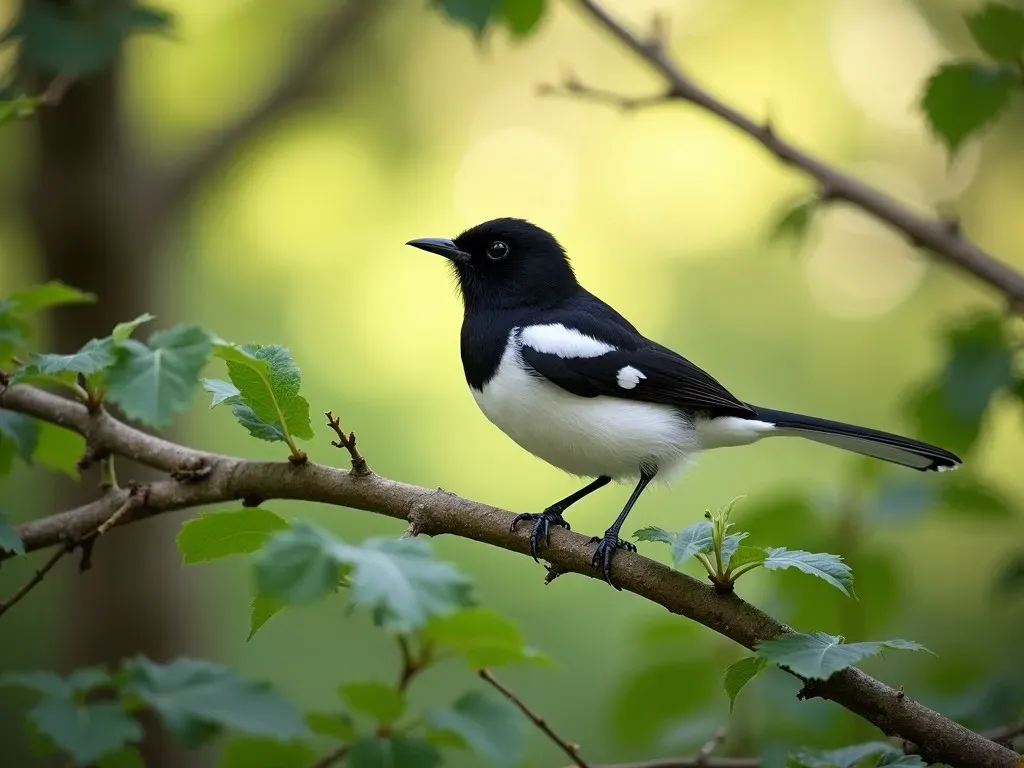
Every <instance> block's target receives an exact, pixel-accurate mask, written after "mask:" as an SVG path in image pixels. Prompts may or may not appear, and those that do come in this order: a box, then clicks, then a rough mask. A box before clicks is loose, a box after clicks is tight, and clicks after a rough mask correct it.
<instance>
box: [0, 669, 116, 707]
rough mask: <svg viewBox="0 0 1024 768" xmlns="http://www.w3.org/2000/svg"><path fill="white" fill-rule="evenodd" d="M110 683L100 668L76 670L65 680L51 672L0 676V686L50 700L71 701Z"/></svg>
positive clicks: (13, 673) (15, 673)
mask: <svg viewBox="0 0 1024 768" xmlns="http://www.w3.org/2000/svg"><path fill="white" fill-rule="evenodd" d="M109 682H110V675H108V674H107V672H106V670H104V669H102V668H100V667H83V668H81V669H76V670H75V671H74V672H72V673H71V674H70V675H68V676H67V678H63V677H61V676H60V675H57V674H54V673H53V672H8V673H6V674H4V675H0V685H5V686H7V685H13V686H18V687H20V688H28V689H29V690H32V691H36V692H37V693H41V694H43V695H44V696H49V697H51V698H57V699H60V698H63V699H71V698H73V697H74V696H76V695H79V694H85V693H88V692H89V691H91V690H92V689H93V688H97V687H99V686H101V685H106V684H108V683H109Z"/></svg>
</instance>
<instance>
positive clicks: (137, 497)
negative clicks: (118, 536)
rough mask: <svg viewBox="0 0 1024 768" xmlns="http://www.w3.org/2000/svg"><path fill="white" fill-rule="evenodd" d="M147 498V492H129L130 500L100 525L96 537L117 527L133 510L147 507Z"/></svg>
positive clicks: (135, 490) (133, 490) (126, 500)
mask: <svg viewBox="0 0 1024 768" xmlns="http://www.w3.org/2000/svg"><path fill="white" fill-rule="evenodd" d="M145 497H146V493H145V491H140V490H137V489H135V488H133V489H132V490H131V491H129V495H128V498H127V499H125V501H124V503H123V504H121V506H120V507H118V508H117V509H116V510H115V511H114V514H112V515H111V516H110V517H108V518H107V519H106V520H104V521H103V522H102V523H100V525H99V526H97V528H96V535H97V536H102V535H103V534H105V533H106V532H107V531H109V530H110V529H111V528H113V527H114V526H115V525H117V524H118V523H120V522H121V521H122V520H123V519H124V517H125V515H127V514H128V513H129V512H131V511H132V510H133V509H135V508H137V507H142V506H145V503H146V500H145Z"/></svg>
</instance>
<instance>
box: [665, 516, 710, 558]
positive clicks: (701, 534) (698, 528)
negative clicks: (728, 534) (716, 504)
mask: <svg viewBox="0 0 1024 768" xmlns="http://www.w3.org/2000/svg"><path fill="white" fill-rule="evenodd" d="M712 528H713V526H712V525H711V523H708V522H701V523H694V524H693V525H690V526H687V527H686V528H683V530H681V531H680V532H679V533H677V534H676V535H675V540H674V541H673V543H672V564H673V565H674V566H676V567H678V566H679V564H680V563H681V562H683V561H684V560H687V559H688V558H691V557H693V556H694V555H696V554H698V553H700V552H710V551H711V549H712V547H713V546H714V542H713V540H712V535H711V532H712Z"/></svg>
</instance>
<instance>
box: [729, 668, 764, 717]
mask: <svg viewBox="0 0 1024 768" xmlns="http://www.w3.org/2000/svg"><path fill="white" fill-rule="evenodd" d="M767 664H768V660H767V659H765V658H763V657H761V656H747V657H746V658H745V659H740V660H739V661H737V662H733V663H732V664H730V665H729V666H728V667H726V668H725V679H724V682H725V692H726V693H727V694H728V695H729V711H730V712H732V709H733V707H734V706H735V705H736V697H737V696H738V695H739V693H740V691H742V690H743V686H745V685H746V684H747V683H749V682H750V681H751V680H753V679H754V678H755V677H757V675H758V673H759V672H760V671H761V670H762V669H764V668H765V666H766V665H767Z"/></svg>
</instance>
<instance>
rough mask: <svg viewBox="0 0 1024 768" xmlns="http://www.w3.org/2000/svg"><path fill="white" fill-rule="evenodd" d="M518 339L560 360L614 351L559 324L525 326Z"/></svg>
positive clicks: (613, 348) (610, 346)
mask: <svg viewBox="0 0 1024 768" xmlns="http://www.w3.org/2000/svg"><path fill="white" fill-rule="evenodd" d="M520 339H521V341H522V343H523V344H525V345H526V346H528V347H530V348H531V349H535V350H536V351H538V352H541V353H543V354H545V355H557V356H558V357H562V358H573V357H600V356H601V355H606V354H608V353H609V352H614V351H615V347H613V346H612V345H611V344H605V343H604V342H603V341H599V340H598V339H595V338H594V337H593V336H587V335H586V334H585V333H580V332H579V331H577V330H576V329H575V328H566V327H565V326H564V325H562V324H561V323H551V324H549V325H530V326H527V327H526V328H523V331H522V333H521V334H520ZM634 386H635V385H634Z"/></svg>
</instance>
